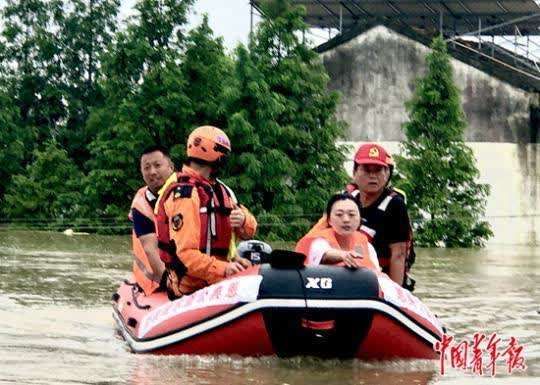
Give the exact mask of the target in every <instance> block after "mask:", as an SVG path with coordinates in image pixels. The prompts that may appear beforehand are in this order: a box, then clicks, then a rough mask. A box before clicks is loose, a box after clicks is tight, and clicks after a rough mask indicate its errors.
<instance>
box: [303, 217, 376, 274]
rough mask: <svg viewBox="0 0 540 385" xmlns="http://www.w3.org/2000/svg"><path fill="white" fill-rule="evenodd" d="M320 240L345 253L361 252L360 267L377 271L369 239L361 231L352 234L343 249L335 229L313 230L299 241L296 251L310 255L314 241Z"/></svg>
mask: <svg viewBox="0 0 540 385" xmlns="http://www.w3.org/2000/svg"><path fill="white" fill-rule="evenodd" d="M318 238H323V239H325V240H326V241H328V243H329V244H330V246H331V247H332V248H333V249H338V250H345V251H351V250H355V251H359V252H360V254H361V255H362V257H363V258H361V259H360V265H361V266H364V267H368V268H371V269H377V267H376V266H374V265H373V263H372V262H371V259H370V257H369V247H368V245H369V242H368V239H367V237H366V236H365V235H364V234H362V233H361V232H360V231H355V232H354V233H352V234H351V236H350V238H349V242H348V243H349V244H348V245H347V246H346V247H345V248H342V247H341V246H340V244H339V242H338V241H337V239H336V234H335V231H334V229H332V228H331V227H330V228H325V229H312V230H310V232H309V233H307V234H306V235H305V236H304V237H303V238H302V239H300V240H299V241H298V243H297V244H296V248H295V251H296V252H298V253H302V254H304V255H305V256H307V255H308V253H309V249H310V247H311V244H312V243H313V241H315V240H316V239H318ZM358 249H360V250H358ZM306 261H307V258H306ZM338 265H341V263H339V264H338Z"/></svg>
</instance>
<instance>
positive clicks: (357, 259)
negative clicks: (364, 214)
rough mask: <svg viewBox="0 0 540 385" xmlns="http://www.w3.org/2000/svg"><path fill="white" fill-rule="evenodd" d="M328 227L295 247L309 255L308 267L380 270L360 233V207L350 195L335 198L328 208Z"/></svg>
mask: <svg viewBox="0 0 540 385" xmlns="http://www.w3.org/2000/svg"><path fill="white" fill-rule="evenodd" d="M326 218H327V222H328V227H326V228H323V229H320V230H312V231H310V232H309V233H308V234H307V235H306V236H304V237H303V238H302V239H301V240H300V241H299V242H298V244H297V245H296V249H295V251H297V252H299V253H302V254H304V255H306V264H307V265H318V264H329V265H336V264H338V265H342V266H346V267H349V268H353V269H356V268H358V267H362V266H363V267H370V268H373V269H376V270H380V267H379V262H378V260H377V253H376V252H375V249H374V248H373V246H371V245H370V244H369V242H368V240H367V237H366V236H365V235H364V234H362V233H361V232H360V231H358V228H359V226H360V219H361V218H360V206H359V204H358V202H357V201H356V200H355V199H354V197H352V196H351V195H349V194H347V193H340V194H336V195H334V196H332V197H331V198H330V200H329V201H328V204H327V206H326Z"/></svg>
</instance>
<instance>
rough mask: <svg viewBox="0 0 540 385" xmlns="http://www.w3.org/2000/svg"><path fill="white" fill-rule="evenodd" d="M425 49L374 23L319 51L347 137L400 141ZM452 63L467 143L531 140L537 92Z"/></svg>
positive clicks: (461, 64)
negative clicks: (338, 95) (337, 98)
mask: <svg viewBox="0 0 540 385" xmlns="http://www.w3.org/2000/svg"><path fill="white" fill-rule="evenodd" d="M428 50H429V49H428V48H427V47H426V46H424V45H423V44H420V43H418V42H416V41H414V40H411V39H409V38H407V37H405V36H403V35H400V34H398V33H396V32H394V31H392V30H390V29H388V28H386V27H384V26H378V27H374V28H372V29H370V30H368V31H366V32H365V33H363V34H361V35H359V36H357V37H355V38H353V39H352V40H350V41H348V42H346V43H344V44H342V45H339V46H337V47H335V48H332V49H330V50H328V51H326V52H324V53H322V54H321V55H322V59H323V62H324V65H325V67H326V69H327V71H328V73H329V75H330V79H331V80H330V88H331V89H334V90H337V91H339V92H340V93H341V101H340V105H339V109H338V115H339V117H340V118H341V119H343V120H344V121H345V122H347V123H348V125H349V132H348V136H347V137H346V138H344V139H345V140H348V141H365V140H374V141H381V140H384V141H400V140H402V139H403V137H404V135H403V132H402V129H401V125H402V124H403V122H405V121H406V120H407V113H406V110H405V106H404V103H405V102H406V101H407V100H409V99H410V98H411V96H412V94H413V91H414V88H415V84H416V79H418V78H419V77H421V76H422V75H424V73H425V56H426V54H427V53H428ZM452 65H453V68H454V79H455V81H456V84H457V86H458V87H459V89H460V90H461V92H462V102H463V109H464V111H465V114H466V117H467V120H468V122H469V127H468V129H467V130H466V133H465V136H466V141H472V142H506V143H527V142H530V140H531V136H532V135H531V114H530V108H531V105H534V104H536V103H537V102H538V100H537V98H538V97H537V96H535V95H534V94H532V93H528V92H526V91H523V90H521V89H519V88H516V87H514V86H512V85H510V84H507V83H505V82H503V81H500V80H498V79H496V78H494V77H492V76H489V75H487V74H486V73H484V72H482V71H480V70H478V69H476V68H474V67H472V66H470V65H468V64H464V63H462V62H460V61H458V60H452Z"/></svg>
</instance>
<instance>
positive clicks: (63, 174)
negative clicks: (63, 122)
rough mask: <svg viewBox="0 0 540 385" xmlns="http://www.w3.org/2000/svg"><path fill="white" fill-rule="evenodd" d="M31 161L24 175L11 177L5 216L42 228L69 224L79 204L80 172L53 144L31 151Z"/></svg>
mask: <svg viewBox="0 0 540 385" xmlns="http://www.w3.org/2000/svg"><path fill="white" fill-rule="evenodd" d="M34 159H35V160H34V161H33V162H32V163H30V164H29V165H28V166H27V167H26V170H25V172H24V173H22V174H20V175H15V176H14V177H13V183H11V184H10V185H9V187H8V189H7V191H6V194H5V201H6V203H5V206H4V211H5V213H6V215H7V217H8V218H10V219H22V218H24V219H25V221H28V222H31V223H34V224H35V225H38V224H39V225H41V226H44V227H55V226H62V225H67V224H71V223H73V222H74V221H75V220H76V218H77V217H78V215H77V214H78V213H79V209H80V202H81V201H82V197H81V191H80V186H81V179H82V177H83V175H82V173H81V172H80V171H79V170H78V168H77V167H76V166H75V165H74V164H73V162H72V161H71V159H69V158H68V154H67V152H66V151H65V150H64V149H61V148H59V147H58V146H57V144H56V143H54V142H48V143H46V144H45V145H44V149H43V150H35V151H34Z"/></svg>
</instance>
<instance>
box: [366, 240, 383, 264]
mask: <svg viewBox="0 0 540 385" xmlns="http://www.w3.org/2000/svg"><path fill="white" fill-rule="evenodd" d="M368 250H369V260H370V261H371V263H372V264H373V266H375V268H376V269H378V270H379V271H380V270H381V266H380V265H379V258H378V257H377V252H376V251H375V248H374V247H373V245H372V244H371V243H368Z"/></svg>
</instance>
